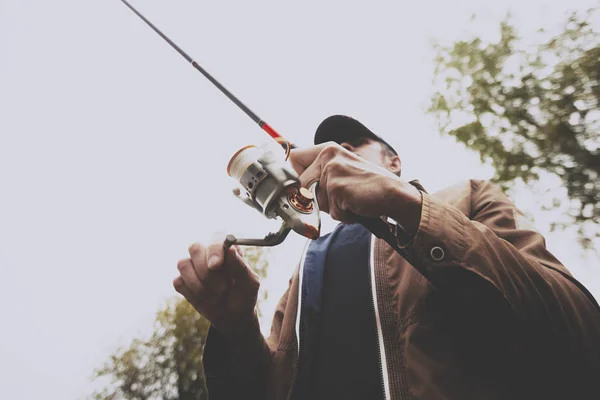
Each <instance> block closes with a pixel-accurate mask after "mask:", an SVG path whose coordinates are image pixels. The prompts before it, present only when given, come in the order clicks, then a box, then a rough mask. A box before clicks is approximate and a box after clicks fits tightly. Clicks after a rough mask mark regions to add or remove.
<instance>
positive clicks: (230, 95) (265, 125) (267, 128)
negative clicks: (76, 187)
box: [121, 0, 295, 158]
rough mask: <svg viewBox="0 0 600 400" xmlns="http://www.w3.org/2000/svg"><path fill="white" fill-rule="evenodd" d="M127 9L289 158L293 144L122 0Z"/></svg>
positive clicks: (125, 0)
mask: <svg viewBox="0 0 600 400" xmlns="http://www.w3.org/2000/svg"><path fill="white" fill-rule="evenodd" d="M121 1H122V2H123V3H125V5H126V6H127V7H129V8H130V9H131V11H133V12H134V13H135V14H136V15H137V16H138V17H140V18H141V19H142V21H144V22H145V23H146V24H147V25H148V26H149V27H150V28H152V29H153V30H154V32H156V33H157V34H158V35H159V36H160V37H162V38H163V39H164V40H165V41H166V42H167V43H169V44H170V45H171V47H172V48H173V49H175V51H177V52H178V53H179V54H180V55H181V56H182V57H183V58H185V59H186V61H187V62H189V63H190V64H192V67H194V68H196V69H197V70H198V71H200V73H201V74H202V75H204V76H205V77H206V79H208V80H209V81H210V82H211V83H212V84H213V85H215V86H216V87H217V88H218V89H219V90H220V91H221V92H223V94H224V95H225V96H227V98H229V100H231V101H232V102H233V103H234V104H235V105H236V106H238V108H240V109H241V110H242V111H243V112H245V113H246V115H247V116H249V117H250V119H251V120H252V121H254V122H256V124H258V126H260V127H261V129H262V130H263V131H265V132H266V133H267V134H268V135H269V136H271V137H272V138H273V139H274V140H275V141H276V142H278V143H279V144H280V145H281V146H282V147H283V148H284V150H286V158H287V157H288V156H289V152H290V150H291V149H292V148H295V146H294V145H293V144H291V143H290V142H289V141H287V140H286V139H284V138H283V136H281V135H280V134H279V133H278V132H277V131H276V130H275V129H273V128H272V127H271V125H269V124H268V123H267V122H266V121H264V120H263V119H261V118H260V117H259V116H258V115H256V113H255V112H254V111H252V110H251V109H250V108H249V107H248V106H246V105H245V104H244V103H242V102H241V101H240V99H238V98H237V97H235V95H234V94H233V93H231V92H230V91H229V90H227V88H226V87H225V86H223V85H222V84H221V83H220V82H219V81H218V80H216V79H215V78H214V77H213V76H212V75H211V74H209V73H208V71H206V70H205V69H204V68H202V66H201V65H200V64H198V62H196V61H195V60H194V59H193V58H192V57H190V56H189V55H188V54H187V53H186V52H185V51H183V50H182V49H181V47H179V46H178V45H177V44H175V42H173V41H172V40H171V39H169V37H168V36H167V35H165V34H164V33H163V32H162V31H161V30H160V29H158V28H157V27H156V26H155V25H154V24H153V23H152V22H150V21H149V20H148V19H147V18H146V17H144V15H143V14H142V13H140V12H139V11H138V10H137V9H136V8H135V7H133V6H132V5H131V4H130V3H129V2H128V1H127V0H121Z"/></svg>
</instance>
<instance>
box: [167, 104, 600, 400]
mask: <svg viewBox="0 0 600 400" xmlns="http://www.w3.org/2000/svg"><path fill="white" fill-rule="evenodd" d="M314 143H315V146H314V147H310V148H306V149H298V150H294V151H293V152H292V154H291V158H290V160H291V163H292V166H293V167H294V169H295V170H296V172H297V173H298V174H299V175H300V181H301V183H302V185H303V186H304V187H309V186H310V185H311V183H313V182H315V181H318V182H319V185H318V191H317V200H318V204H319V207H320V209H321V210H322V211H324V212H326V213H328V214H329V215H330V216H331V217H332V218H334V219H335V220H338V221H340V224H339V225H338V226H337V227H336V228H335V229H334V231H333V232H332V233H330V234H328V235H324V236H322V237H321V238H319V239H317V240H312V241H309V242H308V244H307V246H306V249H305V251H304V253H303V256H302V259H301V260H300V262H299V263H298V264H297V267H296V269H295V272H294V274H293V276H292V278H291V279H290V284H289V288H288V290H287V291H286V292H285V294H284V295H283V297H282V298H281V300H280V302H279V304H278V306H277V309H276V312H275V315H274V318H273V324H272V329H271V333H270V335H269V336H268V337H266V338H265V337H263V335H262V334H261V331H260V329H259V322H258V318H257V314H256V311H255V307H256V301H257V293H258V289H259V278H258V276H257V275H256V274H255V273H254V272H253V271H252V269H251V268H250V266H249V265H248V264H247V263H246V261H245V260H244V259H243V257H242V255H241V253H240V251H239V249H237V248H235V246H234V247H232V248H230V249H229V250H228V251H227V254H224V250H223V238H218V239H216V240H215V241H214V242H212V243H209V244H205V245H203V244H194V245H192V246H191V247H190V248H189V254H190V257H189V258H187V259H184V260H181V261H179V263H178V265H177V266H178V270H179V276H177V277H176V278H175V280H174V281H173V285H174V287H175V289H176V290H177V291H178V292H179V293H181V294H182V295H183V296H184V297H185V298H186V299H187V301H188V302H190V303H191V304H192V305H193V306H194V307H195V308H196V310H198V312H199V313H200V314H202V315H203V316H204V317H206V318H207V319H208V320H209V321H210V323H211V327H210V330H209V334H208V337H207V342H206V346H205V348H204V357H203V363H204V369H205V374H206V379H207V386H208V389H209V396H210V399H211V400H221V399H266V400H283V399H298V400H300V399H344V400H352V399H393V400H400V399H426V400H436V399H440V400H441V399H461V400H468V399H477V400H480V399H486V400H489V399H565V400H566V399H600V311H599V308H598V304H597V302H596V300H595V299H594V298H593V296H592V295H591V294H590V293H589V292H588V291H587V289H586V288H585V287H584V286H583V285H582V284H581V283H579V282H578V281H577V280H576V279H575V278H573V276H572V275H571V274H570V272H569V271H568V270H567V269H566V268H565V266H563V265H562V264H561V262H560V261H558V260H557V259H556V258H555V257H554V256H553V255H552V254H551V253H550V252H549V251H548V249H546V246H545V239H544V237H543V236H542V235H541V234H540V233H539V232H536V231H535V229H534V228H533V227H532V225H531V224H529V223H528V222H527V220H526V218H525V217H524V215H523V214H522V213H521V211H519V210H518V209H517V208H516V206H515V205H514V204H513V203H512V202H511V201H510V200H509V199H508V198H507V197H506V196H505V195H504V194H503V193H502V191H501V190H500V189H499V188H498V187H496V186H495V185H493V184H491V183H490V182H487V181H477V180H470V181H467V182H461V183H458V184H455V185H453V186H451V187H448V188H446V189H444V190H442V191H440V192H438V193H435V194H430V193H428V192H427V191H426V190H425V188H424V187H423V186H421V184H420V183H418V182H416V181H413V182H407V181H405V180H403V179H402V178H401V170H402V164H401V160H400V157H399V155H398V153H397V152H396V150H395V149H394V148H393V147H392V146H390V145H389V144H388V143H387V142H386V141H385V140H383V139H382V138H381V137H380V136H378V135H376V134H375V133H373V132H372V131H371V130H369V129H368V128H367V127H365V126H364V125H363V124H362V123H360V122H359V121H357V120H355V119H353V118H350V117H347V116H342V115H335V116H332V117H329V118H327V119H325V120H324V121H323V122H322V123H321V124H320V125H319V127H318V129H317V130H316V133H315V137H314ZM442 168H443V167H442ZM357 215H358V216H363V217H380V218H382V219H383V220H384V221H388V222H390V223H391V224H392V225H395V226H397V229H398V230H397V231H398V232H399V233H398V237H397V239H398V243H397V248H398V249H401V250H402V252H404V253H405V254H406V255H407V257H403V256H402V255H401V254H400V252H399V251H397V250H395V249H394V248H393V247H391V246H389V245H388V244H387V243H386V242H384V241H383V240H381V239H377V238H375V237H374V236H372V235H371V234H370V232H369V231H367V230H366V229H365V228H364V227H363V226H362V225H360V224H357V223H356V216H357ZM407 259H410V260H411V262H412V263H413V264H414V265H418V266H419V269H420V270H421V271H422V272H417V269H416V268H414V267H413V266H412V265H411V264H409V262H408V261H407Z"/></svg>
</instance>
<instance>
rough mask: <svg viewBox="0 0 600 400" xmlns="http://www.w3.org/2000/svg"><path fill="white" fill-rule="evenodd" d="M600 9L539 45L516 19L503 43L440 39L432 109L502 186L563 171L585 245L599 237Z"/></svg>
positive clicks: (504, 29) (503, 29)
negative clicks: (597, 17) (596, 23)
mask: <svg viewBox="0 0 600 400" xmlns="http://www.w3.org/2000/svg"><path fill="white" fill-rule="evenodd" d="M595 12H596V10H595V9H592V10H588V12H587V13H584V14H577V13H575V14H573V15H571V16H570V17H569V18H568V20H567V21H566V24H565V28H564V30H563V32H562V33H561V34H558V35H556V36H555V37H553V38H550V39H548V40H546V41H545V42H541V43H539V44H538V46H537V47H535V48H533V49H532V48H524V47H523V46H522V45H521V43H520V39H519V37H518V35H517V32H516V30H515V28H514V27H513V26H512V25H511V23H510V18H507V19H505V20H504V21H502V22H501V24H500V27H499V28H500V38H499V40H498V41H497V42H492V43H483V42H482V40H480V39H479V38H477V37H474V38H472V39H470V40H466V41H465V40H463V41H458V42H456V43H454V44H453V45H451V46H446V47H444V46H439V45H438V46H436V50H437V55H436V58H435V60H436V63H437V65H436V69H435V77H434V84H435V85H436V88H437V91H436V92H435V93H434V94H433V96H432V98H431V102H430V107H429V110H428V112H429V113H431V114H433V115H434V116H435V117H436V119H437V120H438V123H439V126H440V129H441V131H442V133H444V134H448V135H452V136H454V137H455V138H456V140H458V141H459V142H461V143H464V144H465V145H466V146H467V147H469V148H471V149H473V150H475V151H477V152H479V153H480V154H481V160H482V161H483V162H489V163H491V164H492V165H493V166H494V167H495V169H496V175H495V176H494V180H495V181H496V182H498V183H500V184H502V185H503V186H504V187H507V188H508V187H510V186H511V183H513V182H514V181H515V180H517V179H522V180H524V181H525V182H534V181H536V180H537V179H539V176H540V174H541V173H542V172H550V173H552V174H554V175H556V176H558V177H559V178H560V180H561V181H562V183H563V185H564V186H565V188H566V189H567V194H568V197H569V211H568V215H570V217H571V221H572V222H573V223H575V224H578V225H580V227H581V229H580V234H581V235H582V236H581V242H582V244H584V245H588V246H589V244H590V243H591V242H590V240H589V239H590V237H591V238H593V237H595V238H600V228H599V227H598V223H600V179H598V178H599V174H600V34H599V33H598V32H595V31H594V30H593V27H592V25H591V24H590V23H589V22H588V21H589V19H591V16H592V15H593V14H594V13H595ZM543 32H544V30H543V29H541V33H543ZM555 204H556V203H555ZM559 205H560V204H558V205H557V206H559ZM585 235H587V236H585ZM590 235H591V236H590Z"/></svg>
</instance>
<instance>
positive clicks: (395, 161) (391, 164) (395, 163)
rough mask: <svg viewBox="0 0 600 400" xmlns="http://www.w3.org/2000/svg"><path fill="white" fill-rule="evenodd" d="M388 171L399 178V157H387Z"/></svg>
mask: <svg viewBox="0 0 600 400" xmlns="http://www.w3.org/2000/svg"><path fill="white" fill-rule="evenodd" d="M388 169H389V170H390V171H392V172H393V173H394V174H396V175H398V176H400V173H401V171H402V161H401V160H400V157H399V156H396V155H394V156H392V157H388Z"/></svg>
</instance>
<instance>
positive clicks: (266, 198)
mask: <svg viewBox="0 0 600 400" xmlns="http://www.w3.org/2000/svg"><path fill="white" fill-rule="evenodd" d="M121 1H122V2H123V3H125V5H126V6H127V7H129V8H130V9H131V11H133V12H134V13H135V14H136V15H137V16H138V17H140V18H141V19H142V20H143V21H144V22H145V23H146V24H147V25H148V26H149V27H150V28H152V29H153V30H154V31H155V32H156V33H157V34H158V35H159V36H160V37H162V38H163V39H164V40H165V41H166V42H167V43H168V44H169V45H170V46H171V47H172V48H173V49H175V51H177V52H178V53H179V54H180V55H181V56H182V57H183V58H185V60H186V61H187V62H189V63H190V64H191V65H192V66H193V67H194V68H195V69H197V70H198V71H199V72H200V73H201V74H202V75H204V76H205V77H206V78H207V79H208V80H209V81H210V82H212V84H213V85H215V86H216V87H217V88H218V89H219V90H220V91H221V92H222V93H223V94H224V95H225V96H227V98H229V99H230V100H231V101H232V102H233V103H234V104H235V105H237V106H238V108H240V109H241V110H242V111H243V112H244V113H246V115H248V117H250V118H251V119H252V120H253V121H254V122H255V123H256V124H258V126H259V127H260V128H261V129H262V130H263V131H265V132H266V133H267V134H268V135H269V136H270V137H271V138H273V139H274V140H275V141H276V142H277V143H279V144H280V145H281V146H282V147H283V149H284V150H285V152H286V156H285V161H287V159H288V157H289V155H290V151H291V149H293V148H295V147H296V146H295V145H294V144H292V143H291V142H289V141H288V140H286V139H285V138H284V137H283V136H282V135H280V134H279V133H278V132H277V131H276V130H275V129H273V128H272V127H271V126H270V125H269V124H268V123H266V122H265V121H264V120H263V119H261V118H260V117H259V116H258V115H257V114H256V113H254V112H253V111H252V110H250V108H249V107H248V106H246V105H245V104H244V103H242V102H241V101H240V100H239V99H238V98H237V97H236V96H234V95H233V93H231V92H230V91H229V90H227V88H225V86H223V85H222V84H221V83H220V82H219V81H217V80H216V79H215V78H214V77H213V76H212V75H211V74H209V73H208V71H206V70H205V69H204V68H202V67H201V66H200V64H198V62H196V61H195V60H194V59H193V58H192V57H190V56H189V55H188V54H187V53H186V52H185V51H183V50H182V49H181V48H180V47H179V46H178V45H177V44H175V42H173V41H172V40H171V39H170V38H169V37H168V36H167V35H165V34H164V33H163V32H162V31H161V30H160V29H158V28H157V27H156V26H155V25H154V24H153V23H152V22H150V21H149V20H148V19H147V18H146V17H145V16H144V15H142V13H140V12H139V11H138V10H137V9H136V8H135V7H133V6H132V5H131V4H130V3H129V2H128V1H127V0H121ZM227 173H228V174H229V176H231V177H232V178H234V179H235V180H236V181H238V182H239V183H240V184H241V185H242V187H243V188H244V189H245V190H246V193H245V194H244V195H242V193H241V190H240V189H234V191H233V192H234V195H236V196H237V197H238V198H240V199H241V200H242V201H243V202H244V203H246V204H247V205H249V206H251V207H252V208H254V209H256V210H257V211H259V212H260V213H262V214H263V215H264V216H266V217H267V218H271V219H274V218H277V217H280V218H281V219H282V220H283V224H282V226H281V228H280V229H279V231H278V232H273V233H269V234H268V235H267V236H265V237H264V238H262V239H240V238H236V237H235V236H233V235H227V238H226V239H225V247H226V248H227V247H229V246H231V245H233V244H238V245H247V246H275V245H278V244H280V243H282V242H283V241H284V240H285V238H286V237H287V235H288V234H289V232H290V231H291V230H294V231H295V232H296V233H298V234H300V235H302V236H305V237H307V238H309V239H316V238H318V237H319V236H320V230H321V219H320V216H319V208H318V204H317V201H316V190H317V188H318V182H315V183H314V184H312V185H311V187H310V188H304V187H302V186H301V185H300V180H299V177H298V175H297V174H296V173H294V172H293V171H291V170H290V169H289V168H287V166H286V165H285V164H284V163H283V162H281V160H279V159H278V158H277V157H275V156H274V155H273V154H272V153H271V152H270V151H269V150H267V149H261V148H259V147H257V146H254V145H250V146H246V147H243V148H242V149H240V150H238V151H237V152H236V153H235V154H234V156H233V157H232V158H231V160H230V161H229V164H228V166H227ZM354 217H355V219H356V220H357V222H359V223H361V224H362V225H363V226H365V227H366V228H367V229H368V230H369V231H371V233H373V234H374V235H375V236H377V237H379V238H382V239H384V240H385V241H386V242H387V243H388V244H389V245H390V246H392V247H393V248H395V249H396V250H398V251H402V250H401V249H400V248H399V246H398V236H401V235H402V233H401V232H398V230H397V227H396V225H393V224H391V225H390V224H388V223H386V222H384V221H383V220H382V219H380V218H367V217H362V216H359V215H355V216H354Z"/></svg>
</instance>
